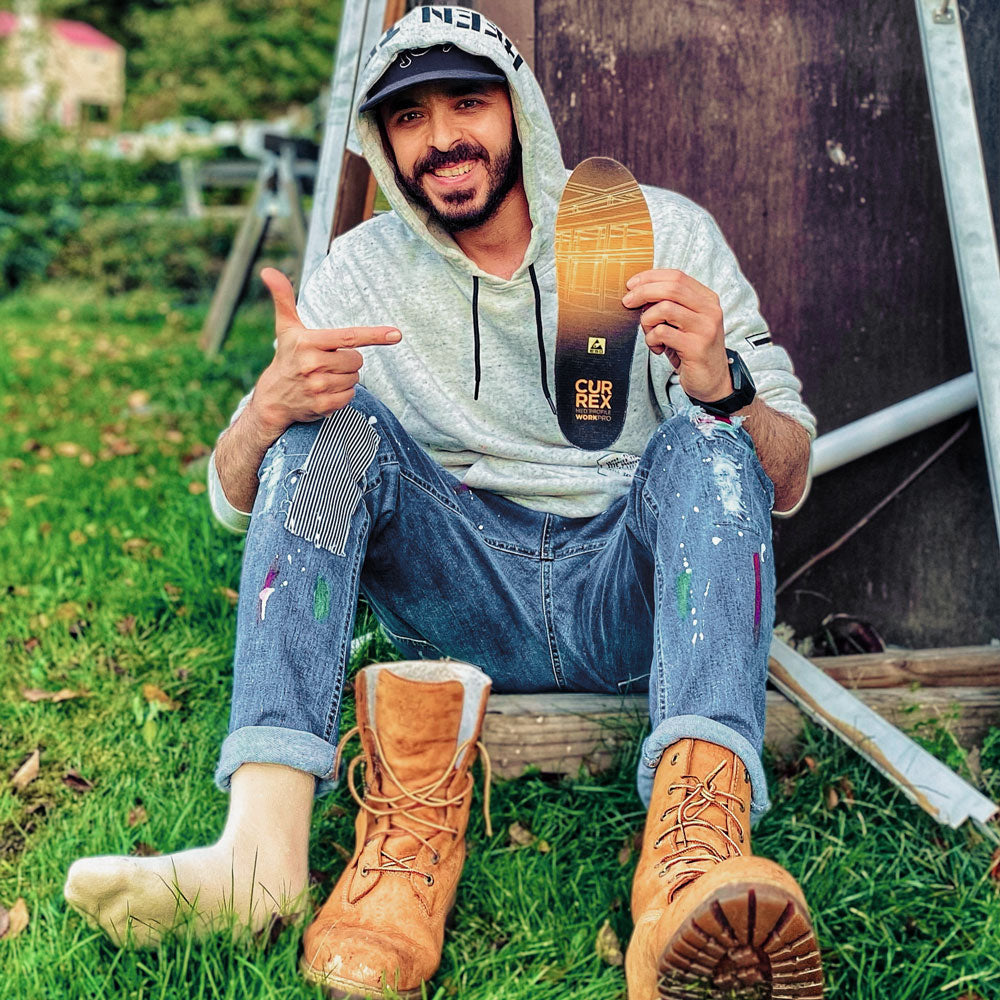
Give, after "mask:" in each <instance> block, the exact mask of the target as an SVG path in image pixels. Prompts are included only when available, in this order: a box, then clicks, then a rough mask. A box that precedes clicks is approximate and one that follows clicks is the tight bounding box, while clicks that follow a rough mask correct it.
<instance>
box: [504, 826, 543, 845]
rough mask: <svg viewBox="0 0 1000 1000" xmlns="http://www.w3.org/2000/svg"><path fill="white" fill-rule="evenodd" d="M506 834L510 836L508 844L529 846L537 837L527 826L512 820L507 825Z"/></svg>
mask: <svg viewBox="0 0 1000 1000" xmlns="http://www.w3.org/2000/svg"><path fill="white" fill-rule="evenodd" d="M507 835H508V836H509V837H510V846H511V847H513V846H515V845H516V846H518V847H531V845H532V844H533V843H534V842H535V841H536V840H537V839H538V838H537V837H536V836H535V835H534V834H533V833H532V832H531V831H530V830H529V829H528V828H527V827H524V826H521V824H520V823H517V822H514V823H511V824H510V826H509V827H507Z"/></svg>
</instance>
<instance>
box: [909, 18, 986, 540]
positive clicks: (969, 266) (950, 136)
mask: <svg viewBox="0 0 1000 1000" xmlns="http://www.w3.org/2000/svg"><path fill="white" fill-rule="evenodd" d="M916 5H917V22H918V24H919V26H920V43H921V45H922V46H923V53H924V67H925V70H926V74H927V91H928V93H929V95H930V101H931V113H932V115H933V117H934V131H935V134H936V135H937V149H938V157H939V159H940V162H941V180H942V182H943V184H944V196H945V203H946V204H947V207H948V221H949V223H950V229H951V240H952V246H953V249H954V254H955V265H956V268H957V271H958V285H959V290H960V291H961V295H962V306H963V310H964V313H965V327H966V332H967V334H968V337H969V354H970V355H971V357H972V369H973V371H974V372H975V375H976V382H977V387H978V396H979V418H980V422H981V424H982V428H983V439H984V443H985V445H986V464H987V469H988V471H989V477H990V490H991V492H992V495H993V513H994V517H995V518H996V524H997V532H998V534H1000V482H998V475H1000V260H998V257H997V243H996V234H995V233H994V232H993V222H992V215H991V212H990V197H989V191H988V188H987V186H986V171H985V168H984V166H983V152H982V147H981V145H980V142H979V127H978V124H977V122H976V112H975V107H974V105H973V101H972V85H971V82H970V80H969V67H968V63H967V61H966V57H965V42H964V40H963V38H962V23H961V17H957V16H953V14H952V11H951V9H950V6H949V4H948V3H944V4H942V3H941V0H916ZM950 15H951V16H950Z"/></svg>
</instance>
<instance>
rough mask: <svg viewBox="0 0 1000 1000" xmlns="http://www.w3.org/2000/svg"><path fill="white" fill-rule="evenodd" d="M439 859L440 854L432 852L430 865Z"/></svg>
mask: <svg viewBox="0 0 1000 1000" xmlns="http://www.w3.org/2000/svg"><path fill="white" fill-rule="evenodd" d="M440 860H441V855H440V854H437V853H435V854H433V855H432V856H431V864H432V865H436V864H437V863H438V862H439V861H440Z"/></svg>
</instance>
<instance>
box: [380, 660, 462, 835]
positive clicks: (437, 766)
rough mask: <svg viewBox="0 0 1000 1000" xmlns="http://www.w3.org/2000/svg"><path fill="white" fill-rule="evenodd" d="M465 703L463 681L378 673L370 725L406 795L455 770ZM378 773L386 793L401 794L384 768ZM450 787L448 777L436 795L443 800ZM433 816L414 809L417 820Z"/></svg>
mask: <svg viewBox="0 0 1000 1000" xmlns="http://www.w3.org/2000/svg"><path fill="white" fill-rule="evenodd" d="M464 702H465V687H464V686H463V684H462V682H461V681H457V680H448V681H422V680H420V681H418V680H410V679H409V678H406V677H401V676H399V675H398V674H395V673H393V672H392V671H391V670H389V669H382V670H380V671H379V674H378V678H377V680H376V682H375V704H374V716H375V717H374V719H373V720H372V721H373V723H374V728H375V732H376V734H377V735H378V739H379V744H380V745H381V748H382V758H383V761H384V763H385V764H388V766H389V768H391V769H392V773H393V774H394V775H395V776H396V778H398V779H399V781H400V782H401V783H402V784H403V785H404V786H405V788H406V789H407V790H409V791H416V790H417V789H419V788H421V787H423V786H425V785H428V784H430V783H432V782H435V781H437V779H438V778H440V777H441V775H442V774H443V772H444V770H445V768H447V767H448V766H449V765H450V764H451V762H452V758H453V757H454V756H455V750H456V749H457V748H458V734H459V730H460V728H461V725H462V709H463V706H464ZM380 772H381V779H382V781H381V784H382V793H383V794H384V795H394V794H396V793H398V792H399V791H400V789H399V788H398V787H397V786H396V784H395V783H394V782H393V781H392V780H391V778H390V777H389V772H388V769H387V768H386V767H385V766H383V767H381V768H380ZM450 784H451V776H450V775H449V776H448V777H447V778H446V779H445V780H444V781H443V782H442V784H441V786H440V787H439V788H438V789H437V790H436V791H435V792H433V793H432V794H433V795H434V796H435V797H437V798H441V797H444V796H445V795H446V792H447V789H448V787H449V786H450ZM433 811H434V810H428V809H426V808H425V809H420V810H416V809H411V812H414V813H417V814H424V813H428V812H433ZM420 832H421V833H425V831H423V830H421V831H420ZM425 835H426V833H425Z"/></svg>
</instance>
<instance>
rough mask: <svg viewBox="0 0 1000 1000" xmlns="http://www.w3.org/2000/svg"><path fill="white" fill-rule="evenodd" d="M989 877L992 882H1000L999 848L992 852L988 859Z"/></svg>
mask: <svg viewBox="0 0 1000 1000" xmlns="http://www.w3.org/2000/svg"><path fill="white" fill-rule="evenodd" d="M989 876H990V878H991V879H993V881H994V882H1000V847H998V848H997V849H996V850H995V851H994V852H993V857H991V858H990V868H989Z"/></svg>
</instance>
